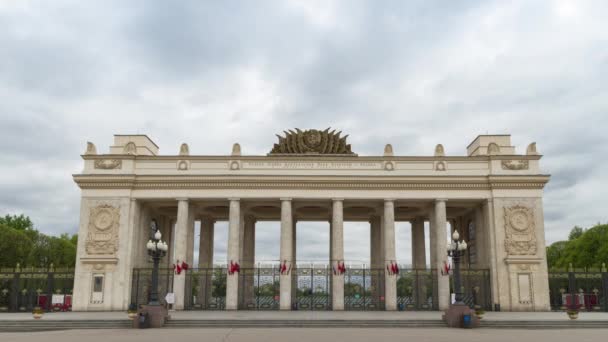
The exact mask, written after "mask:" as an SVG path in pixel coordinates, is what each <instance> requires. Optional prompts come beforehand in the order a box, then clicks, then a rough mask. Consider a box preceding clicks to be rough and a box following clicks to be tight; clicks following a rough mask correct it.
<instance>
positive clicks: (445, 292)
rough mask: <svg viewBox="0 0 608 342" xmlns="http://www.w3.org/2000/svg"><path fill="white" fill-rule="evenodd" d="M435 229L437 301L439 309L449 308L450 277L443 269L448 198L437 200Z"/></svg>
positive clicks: (445, 252) (445, 249) (445, 257)
mask: <svg viewBox="0 0 608 342" xmlns="http://www.w3.org/2000/svg"><path fill="white" fill-rule="evenodd" d="M433 224H434V227H433V230H434V231H435V234H434V235H435V240H434V241H432V243H433V244H434V246H435V248H434V253H435V264H434V265H433V266H434V267H435V269H436V270H437V272H438V275H437V301H438V309H439V310H447V309H448V308H449V306H450V277H449V276H442V275H441V273H440V272H441V269H442V267H443V263H444V262H445V260H447V248H446V247H447V234H446V228H447V217H446V200H445V199H437V200H435V210H434V219H433Z"/></svg>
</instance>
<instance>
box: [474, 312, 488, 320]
mask: <svg viewBox="0 0 608 342" xmlns="http://www.w3.org/2000/svg"><path fill="white" fill-rule="evenodd" d="M485 314H486V312H485V311H484V310H475V316H477V318H479V319H482V318H483V315H485Z"/></svg>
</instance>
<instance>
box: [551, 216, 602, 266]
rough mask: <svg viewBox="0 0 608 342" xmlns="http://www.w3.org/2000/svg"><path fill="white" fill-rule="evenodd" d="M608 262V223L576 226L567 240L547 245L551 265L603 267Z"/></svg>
mask: <svg viewBox="0 0 608 342" xmlns="http://www.w3.org/2000/svg"><path fill="white" fill-rule="evenodd" d="M602 263H607V264H608V224H598V225H596V226H594V227H592V228H589V229H583V228H580V227H574V228H573V229H572V231H571V232H570V235H569V239H568V240H567V241H558V242H555V243H553V244H552V245H551V246H549V247H547V264H548V266H549V267H550V268H551V267H559V268H566V267H568V265H569V264H572V265H573V266H574V267H601V265H602Z"/></svg>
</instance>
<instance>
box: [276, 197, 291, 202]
mask: <svg viewBox="0 0 608 342" xmlns="http://www.w3.org/2000/svg"><path fill="white" fill-rule="evenodd" d="M279 199H280V200H281V202H291V200H292V198H291V197H281V198H279Z"/></svg>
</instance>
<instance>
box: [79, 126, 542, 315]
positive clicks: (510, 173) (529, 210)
mask: <svg viewBox="0 0 608 342" xmlns="http://www.w3.org/2000/svg"><path fill="white" fill-rule="evenodd" d="M355 150H356V149H355ZM82 158H83V160H84V169H83V170H82V172H81V173H79V174H75V175H74V181H75V182H76V184H77V185H78V186H79V187H80V189H82V198H81V210H80V230H79V237H80V239H79V240H78V256H77V264H76V274H75V280H74V298H73V309H74V310H126V309H127V307H128V306H129V305H130V304H132V303H133V304H139V303H145V302H146V301H147V298H146V296H147V295H148V286H149V272H147V271H148V270H149V268H150V267H151V262H150V260H149V257H148V256H147V251H146V242H147V241H148V240H149V239H150V236H151V234H152V233H153V232H152V231H151V228H150V227H151V226H157V227H158V228H159V230H160V231H161V232H162V234H163V240H165V241H167V243H168V244H169V251H168V254H167V256H166V257H165V258H164V259H163V260H162V267H163V270H161V281H160V284H161V292H162V293H161V296H162V297H163V298H164V297H165V294H166V293H173V294H174V298H175V300H174V303H173V307H174V308H175V309H177V310H182V309H215V310H217V309H226V310H236V309H259V310H261V309H280V310H292V309H298V310H398V309H400V310H424V309H428V310H432V309H435V310H444V309H446V308H447V307H448V306H449V304H450V300H451V295H450V294H451V292H453V289H452V290H451V289H450V287H451V285H450V284H451V280H450V278H451V277H450V276H449V275H448V273H449V272H446V271H447V269H448V265H449V260H448V257H447V253H446V245H447V243H448V236H449V233H450V232H449V231H450V230H454V229H456V230H458V231H459V232H460V234H461V236H463V237H464V238H465V240H466V241H467V243H468V246H469V248H468V250H467V253H466V256H465V257H464V260H463V262H464V265H463V267H464V270H463V277H464V278H463V288H462V290H463V291H464V292H465V294H466V298H467V303H468V304H470V305H481V306H484V307H486V308H487V309H500V310H503V311H545V310H549V287H548V275H547V263H546V255H545V233H544V219H543V204H542V198H543V188H544V186H545V184H547V182H548V181H549V176H548V175H546V174H543V173H542V172H541V169H540V165H539V160H540V159H541V155H539V154H538V153H537V151H536V145H535V144H534V143H532V144H530V145H529V146H528V147H527V150H526V153H525V154H516V151H515V148H514V147H513V146H511V138H510V136H509V135H481V136H478V137H477V138H476V139H475V140H474V141H473V142H471V143H470V144H469V146H468V147H467V155H466V156H448V155H446V154H445V153H444V148H443V146H442V145H437V146H436V148H435V151H434V154H433V155H432V156H397V155H394V154H393V149H392V146H391V145H386V147H385V149H384V153H383V154H380V155H377V156H359V155H357V154H356V153H354V152H353V151H352V150H351V145H349V144H347V136H341V133H340V132H335V131H330V129H326V130H323V131H321V130H314V129H313V130H305V131H301V130H298V129H296V130H295V131H292V130H290V131H288V132H285V134H284V136H278V142H277V143H276V144H275V145H274V146H273V147H272V149H271V150H270V153H268V154H267V155H265V156H249V155H242V154H241V148H240V146H239V144H234V146H233V148H232V153H231V154H229V155H217V156H202V155H190V153H189V148H188V145H186V144H182V145H181V148H180V150H179V151H178V154H176V155H160V154H159V147H158V146H157V145H156V144H155V143H154V142H153V141H152V140H151V139H150V138H149V137H147V136H145V135H115V136H114V145H113V146H111V147H110V150H109V153H105V154H100V153H98V152H97V150H96V147H95V145H94V144H92V143H88V146H87V149H86V152H85V154H84V155H83V156H82ZM196 221H199V223H197V222H196ZM217 221H227V222H228V227H229V228H228V241H227V246H228V250H227V255H228V257H227V260H213V249H214V244H213V241H214V224H215V223H216V222H217ZM258 221H280V223H281V224H280V255H277V256H276V260H277V262H276V264H275V265H270V266H265V267H261V266H259V265H256V263H255V226H256V222H258ZM302 221H324V222H328V227H329V231H330V253H329V255H330V258H329V259H330V260H327V266H324V267H323V266H318V265H317V266H305V265H301V264H298V263H297V261H296V258H295V256H296V253H295V246H296V244H295V242H296V239H295V237H296V234H295V231H296V229H297V222H302ZM345 221H362V222H369V226H370V246H371V248H370V251H369V256H370V263H369V265H367V266H362V267H359V266H357V267H355V266H353V265H351V263H350V262H349V260H344V232H343V224H344V222H345ZM399 221H409V222H410V223H411V227H412V232H411V236H412V238H411V246H412V265H408V266H404V265H400V264H399V260H396V246H395V222H399ZM195 224H196V225H197V227H198V226H199V225H200V240H198V237H195ZM300 234H302V232H300ZM425 235H426V236H425ZM195 239H196V240H198V241H197V243H199V246H200V248H199V256H198V265H197V267H196V268H195V267H194V266H195V265H194V262H193V261H194V251H195V248H194V247H195ZM426 240H429V241H430V244H429V246H430V260H427V259H426V255H427V251H426V250H425V249H426V248H425V241H426ZM300 248H305V246H300Z"/></svg>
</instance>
